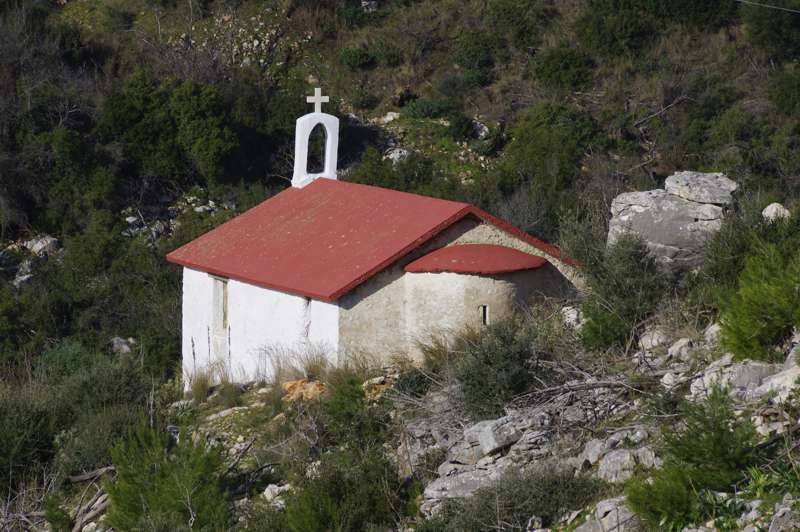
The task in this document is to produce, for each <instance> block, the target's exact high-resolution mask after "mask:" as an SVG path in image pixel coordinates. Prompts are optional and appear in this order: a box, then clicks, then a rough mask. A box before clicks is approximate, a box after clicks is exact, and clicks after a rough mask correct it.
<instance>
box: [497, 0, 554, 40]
mask: <svg viewBox="0 0 800 532" xmlns="http://www.w3.org/2000/svg"><path fill="white" fill-rule="evenodd" d="M557 14H558V12H557V11H556V10H555V9H553V7H552V6H550V5H548V3H547V2H542V1H541V0H522V1H520V0H491V1H490V2H489V23H490V24H491V28H492V31H494V32H496V33H498V34H501V35H504V36H506V38H507V39H508V41H509V43H510V44H512V45H513V46H516V47H517V48H522V49H529V48H531V47H533V46H536V45H537V44H539V41H540V40H541V37H542V33H543V32H544V30H545V29H546V28H547V26H548V24H549V23H550V22H551V21H552V20H553V19H554V18H555V17H556V16H557Z"/></svg>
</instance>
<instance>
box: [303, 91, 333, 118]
mask: <svg viewBox="0 0 800 532" xmlns="http://www.w3.org/2000/svg"><path fill="white" fill-rule="evenodd" d="M306 101H307V102H308V103H313V104H314V112H315V113H321V112H322V104H323V103H328V102H329V101H331V99H330V97H328V96H323V95H322V89H320V88H319V87H317V88H316V89H314V96H306Z"/></svg>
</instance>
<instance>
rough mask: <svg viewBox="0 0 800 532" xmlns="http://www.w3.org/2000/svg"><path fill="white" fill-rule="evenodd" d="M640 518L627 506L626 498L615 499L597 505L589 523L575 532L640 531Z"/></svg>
mask: <svg viewBox="0 0 800 532" xmlns="http://www.w3.org/2000/svg"><path fill="white" fill-rule="evenodd" d="M640 526H641V524H640V522H639V520H638V518H637V517H636V516H635V515H634V513H633V512H631V511H630V510H629V509H628V507H627V506H626V505H625V497H615V498H613V499H606V500H604V501H600V502H599V503H597V506H596V507H595V510H594V512H592V514H591V515H590V516H589V518H588V519H587V521H586V522H585V523H584V524H582V525H580V526H579V527H578V528H576V529H575V532H611V531H614V532H625V531H633V530H639V529H640Z"/></svg>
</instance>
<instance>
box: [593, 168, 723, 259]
mask: <svg viewBox="0 0 800 532" xmlns="http://www.w3.org/2000/svg"><path fill="white" fill-rule="evenodd" d="M666 187H667V188H666V190H661V189H658V190H649V191H644V192H627V193H624V194H620V195H619V196H617V197H616V198H614V201H613V202H612V204H611V214H612V218H611V221H610V222H609V228H608V243H609V244H613V243H614V242H616V241H617V240H618V239H619V238H620V237H621V236H622V235H624V234H628V233H632V234H636V235H639V236H640V237H641V238H642V239H643V240H644V241H645V243H646V244H647V247H648V248H649V249H650V251H651V252H652V253H653V254H654V255H655V256H656V258H657V259H658V261H659V263H660V264H662V266H664V267H666V268H668V269H670V268H673V267H697V266H699V265H701V264H702V262H703V254H704V252H705V248H706V244H707V242H708V240H709V239H710V238H711V236H713V234H714V233H716V232H717V231H718V230H719V228H720V227H721V225H722V218H723V216H724V208H723V206H724V205H728V204H729V203H731V201H732V196H731V193H732V192H733V191H734V190H736V188H737V185H736V183H735V182H733V181H731V180H730V179H728V178H727V177H725V176H723V175H722V174H701V173H697V172H679V173H677V174H674V175H672V176H670V177H669V178H667V185H666Z"/></svg>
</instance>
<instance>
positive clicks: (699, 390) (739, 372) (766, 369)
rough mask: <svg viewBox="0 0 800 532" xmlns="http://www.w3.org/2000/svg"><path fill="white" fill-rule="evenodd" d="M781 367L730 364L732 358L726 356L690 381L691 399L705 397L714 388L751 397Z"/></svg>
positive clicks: (764, 363)
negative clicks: (719, 387) (721, 388)
mask: <svg viewBox="0 0 800 532" xmlns="http://www.w3.org/2000/svg"><path fill="white" fill-rule="evenodd" d="M780 369H781V365H779V364H768V363H766V362H753V361H750V360H746V361H744V362H740V363H736V364H734V363H732V357H731V356H730V355H726V356H724V357H722V358H721V359H719V360H717V361H714V362H713V363H712V364H710V365H709V366H708V367H707V368H706V370H705V372H704V373H703V374H702V375H700V376H699V377H698V378H696V379H695V380H694V381H692V384H691V385H690V387H689V391H690V394H691V396H692V397H693V398H703V397H706V396H707V395H708V394H709V393H710V391H711V389H712V388H713V387H714V386H715V385H716V386H722V387H725V388H728V390H729V391H730V392H731V393H732V394H734V395H735V396H737V397H740V398H744V397H746V396H749V395H752V394H753V393H754V392H755V390H756V389H757V388H758V387H759V386H760V385H761V383H762V381H763V380H764V379H766V378H767V377H769V376H770V375H774V374H776V373H778V371H780Z"/></svg>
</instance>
